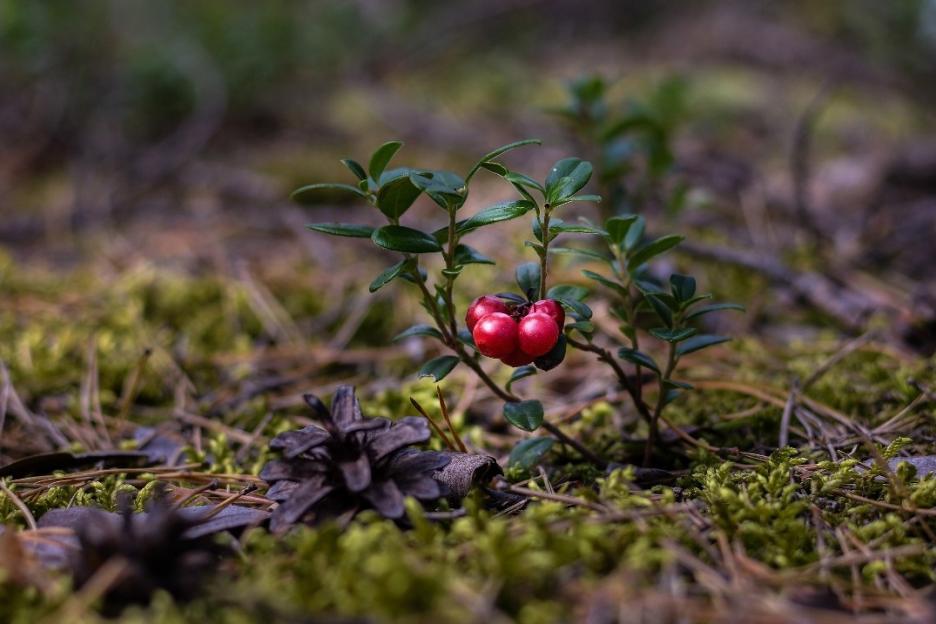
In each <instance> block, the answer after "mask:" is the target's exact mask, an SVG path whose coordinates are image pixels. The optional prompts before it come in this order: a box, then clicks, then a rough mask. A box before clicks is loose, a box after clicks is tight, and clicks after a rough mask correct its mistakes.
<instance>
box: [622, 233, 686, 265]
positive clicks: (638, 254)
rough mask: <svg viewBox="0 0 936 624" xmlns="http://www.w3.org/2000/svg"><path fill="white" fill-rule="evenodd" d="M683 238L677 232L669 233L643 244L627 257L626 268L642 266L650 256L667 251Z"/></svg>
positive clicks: (653, 256)
mask: <svg viewBox="0 0 936 624" xmlns="http://www.w3.org/2000/svg"><path fill="white" fill-rule="evenodd" d="M684 238H685V237H684V236H680V235H678V234H669V235H667V236H662V237H660V238H658V239H656V240H654V241H651V242H649V243H647V244H646V245H643V246H642V247H641V248H640V249H638V250H637V251H635V252H634V253H633V254H632V255H631V256H630V257H629V258H628V260H627V270H628V271H633V270H635V269H637V268H639V267H641V266H643V265H644V264H646V263H647V262H648V261H649V260H651V259H652V258H655V257H656V256H659V255H660V254H662V253H664V252H667V251H669V250H670V249H672V248H673V247H675V246H676V245H678V244H679V243H681V242H682V241H683V239H684Z"/></svg>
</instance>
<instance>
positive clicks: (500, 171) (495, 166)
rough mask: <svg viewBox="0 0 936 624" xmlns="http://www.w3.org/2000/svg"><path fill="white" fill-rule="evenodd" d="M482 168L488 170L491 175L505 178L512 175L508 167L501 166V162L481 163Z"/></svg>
mask: <svg viewBox="0 0 936 624" xmlns="http://www.w3.org/2000/svg"><path fill="white" fill-rule="evenodd" d="M481 168H482V169H487V170H488V171H490V172H491V173H494V174H497V175H499V176H501V177H504V176H505V175H507V174H508V173H510V170H509V169H507V167H505V166H504V165H502V164H500V163H499V162H486V163H481Z"/></svg>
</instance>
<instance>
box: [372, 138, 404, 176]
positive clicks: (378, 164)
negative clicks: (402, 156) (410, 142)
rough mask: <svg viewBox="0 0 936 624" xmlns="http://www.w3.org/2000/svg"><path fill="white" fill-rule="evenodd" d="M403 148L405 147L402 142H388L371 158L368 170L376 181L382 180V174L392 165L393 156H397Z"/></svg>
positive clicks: (375, 151)
mask: <svg viewBox="0 0 936 624" xmlns="http://www.w3.org/2000/svg"><path fill="white" fill-rule="evenodd" d="M401 147H403V143H402V141H387V142H386V143H384V144H383V145H381V146H380V147H378V148H377V149H376V150H374V153H373V154H372V155H371V158H370V164H369V165H368V166H367V170H368V171H369V172H370V176H371V177H372V178H373V179H374V180H379V179H380V174H382V173H383V171H384V169H386V168H387V165H388V164H390V159H391V158H393V155H394V154H396V153H397V150H399V149H400V148H401Z"/></svg>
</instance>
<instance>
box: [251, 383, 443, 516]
mask: <svg viewBox="0 0 936 624" xmlns="http://www.w3.org/2000/svg"><path fill="white" fill-rule="evenodd" d="M304 398H305V401H306V403H307V404H308V405H309V407H310V408H312V411H313V412H314V414H315V416H316V417H317V418H318V419H319V420H320V421H321V423H322V426H321V427H318V426H314V425H313V426H309V427H305V428H303V429H300V430H298V431H288V432H286V433H282V434H280V435H278V436H276V437H275V438H274V439H273V440H272V442H271V443H270V447H271V448H273V449H277V450H281V451H282V453H283V454H282V458H281V459H278V460H274V461H271V462H269V463H268V464H267V465H266V466H264V467H263V470H262V471H261V472H260V477H261V478H262V479H264V480H265V481H267V482H268V483H270V484H271V486H272V487H270V489H269V491H268V492H267V496H268V497H269V498H271V499H273V500H275V501H278V502H279V503H280V505H279V507H277V508H276V510H275V511H274V512H273V515H272V517H271V518H270V529H271V530H272V531H274V532H280V531H283V530H285V529H286V528H288V527H289V526H291V525H293V524H295V523H296V522H299V521H300V520H301V521H304V522H306V523H309V524H312V523H315V522H319V521H321V520H322V519H324V518H333V517H339V516H347V517H351V516H353V515H354V514H355V513H357V512H358V511H359V510H361V509H364V508H372V509H375V510H376V511H377V512H379V513H380V514H381V515H383V516H384V517H387V518H392V519H399V518H402V517H403V514H404V512H405V508H404V505H403V501H404V497H406V496H412V497H414V498H416V499H419V500H421V501H432V500H436V499H438V498H439V497H440V496H443V495H445V494H446V492H445V487H444V486H442V485H441V484H440V483H438V482H437V481H435V480H434V479H433V478H432V475H433V473H434V472H435V471H437V470H439V469H441V468H443V467H444V466H445V465H446V464H447V463H448V461H449V458H448V457H447V456H445V455H443V454H442V453H436V452H432V451H419V450H416V449H412V448H407V447H409V446H410V445H412V444H418V443H420V442H425V441H426V440H428V439H429V436H430V432H429V426H428V425H427V424H426V421H425V420H423V419H422V418H419V417H415V416H412V417H407V418H403V419H400V420H398V421H395V422H391V421H389V420H387V419H385V418H364V415H363V414H362V413H361V405H360V403H358V400H357V398H356V397H355V396H354V388H353V387H351V386H341V387H339V388H338V390H337V392H336V393H335V397H334V399H333V400H332V409H331V412H329V410H328V409H327V408H326V407H325V405H324V404H323V403H322V402H321V401H320V400H319V399H318V398H317V397H315V396H314V395H311V394H307V395H305V397H304Z"/></svg>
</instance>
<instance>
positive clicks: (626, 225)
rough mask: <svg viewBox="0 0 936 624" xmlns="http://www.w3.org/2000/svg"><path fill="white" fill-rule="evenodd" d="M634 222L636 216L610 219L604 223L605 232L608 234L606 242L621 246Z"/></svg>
mask: <svg viewBox="0 0 936 624" xmlns="http://www.w3.org/2000/svg"><path fill="white" fill-rule="evenodd" d="M635 221H637V215H626V216H620V217H611V218H610V219H608V220H607V221H605V224H604V225H605V230H606V231H607V232H608V240H610V241H611V242H612V243H614V244H615V245H621V243H623V242H624V238H625V237H626V236H627V232H628V230H630V228H631V226H632V225H633V224H634V222H635Z"/></svg>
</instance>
